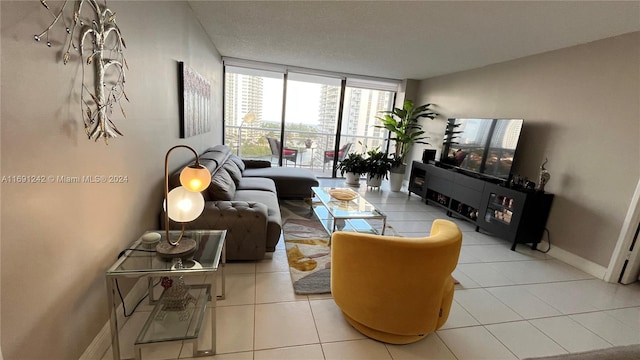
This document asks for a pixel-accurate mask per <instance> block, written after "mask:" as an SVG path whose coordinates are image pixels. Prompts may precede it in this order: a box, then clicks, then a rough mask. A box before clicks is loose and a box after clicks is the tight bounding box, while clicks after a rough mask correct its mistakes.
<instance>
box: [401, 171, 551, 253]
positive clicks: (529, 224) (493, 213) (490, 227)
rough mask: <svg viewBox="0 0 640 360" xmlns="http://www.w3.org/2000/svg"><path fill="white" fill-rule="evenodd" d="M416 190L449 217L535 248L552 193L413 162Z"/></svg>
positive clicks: (412, 178) (413, 189)
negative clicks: (520, 187)
mask: <svg viewBox="0 0 640 360" xmlns="http://www.w3.org/2000/svg"><path fill="white" fill-rule="evenodd" d="M411 193H414V194H416V195H418V196H420V197H421V198H423V199H425V200H426V203H427V204H431V205H435V206H438V207H441V208H443V209H444V210H445V211H446V213H447V215H448V216H453V215H454V214H455V216H457V217H461V218H463V219H465V220H467V221H469V222H471V223H473V224H475V225H476V231H478V230H479V229H482V230H484V231H486V232H488V233H491V234H492V235H495V236H497V237H499V238H502V239H505V240H508V241H510V242H512V243H513V245H512V246H511V250H515V248H516V244H518V243H521V244H531V248H532V249H535V248H536V247H537V244H538V243H539V242H540V240H541V239H542V236H543V234H544V229H545V226H546V224H547V218H548V217H549V211H550V210H551V204H552V202H553V194H550V193H546V192H539V191H520V190H516V189H511V188H507V187H505V186H502V185H500V184H498V183H496V182H495V181H493V179H489V178H482V177H474V176H471V175H469V174H465V173H462V172H458V171H456V169H448V168H442V167H438V166H435V165H432V164H425V163H421V162H418V161H414V162H413V164H412V166H411V176H410V178H409V196H411Z"/></svg>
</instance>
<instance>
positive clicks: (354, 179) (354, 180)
mask: <svg viewBox="0 0 640 360" xmlns="http://www.w3.org/2000/svg"><path fill="white" fill-rule="evenodd" d="M344 183H345V184H347V185H360V174H356V173H351V172H348V173H347V176H346V179H345V181H344Z"/></svg>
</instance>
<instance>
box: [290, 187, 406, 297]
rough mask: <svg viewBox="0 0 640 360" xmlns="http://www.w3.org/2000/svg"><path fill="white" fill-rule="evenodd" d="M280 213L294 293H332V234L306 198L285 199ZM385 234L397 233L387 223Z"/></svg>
mask: <svg viewBox="0 0 640 360" xmlns="http://www.w3.org/2000/svg"><path fill="white" fill-rule="evenodd" d="M280 213H281V214H282V231H283V233H284V243H285V246H286V249H287V259H288V262H289V271H290V273H291V280H292V282H293V290H294V292H295V293H296V294H300V295H308V294H326V293H330V292H331V248H330V247H329V240H330V237H329V234H327V232H326V231H325V230H324V228H323V227H322V224H321V223H320V221H319V220H318V219H317V218H316V216H315V214H314V213H313V212H312V211H311V207H310V205H309V203H308V202H306V201H302V200H284V201H281V203H280ZM372 225H374V226H375V225H381V224H372ZM377 228H379V227H377ZM385 234H386V235H396V232H395V230H394V229H393V228H392V227H391V226H387V227H386V228H385Z"/></svg>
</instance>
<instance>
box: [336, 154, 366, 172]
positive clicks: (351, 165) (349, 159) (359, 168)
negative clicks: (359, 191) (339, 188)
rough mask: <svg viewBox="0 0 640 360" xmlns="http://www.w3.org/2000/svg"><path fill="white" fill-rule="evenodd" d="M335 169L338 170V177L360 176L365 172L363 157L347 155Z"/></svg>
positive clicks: (360, 155)
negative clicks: (347, 175) (352, 174)
mask: <svg viewBox="0 0 640 360" xmlns="http://www.w3.org/2000/svg"><path fill="white" fill-rule="evenodd" d="M337 169H338V170H340V175H343V176H344V173H354V174H358V175H361V174H364V173H366V172H367V170H366V162H365V159H364V156H363V155H362V154H359V153H349V154H347V156H346V157H345V158H344V159H343V160H342V161H340V162H339V163H338V166H337Z"/></svg>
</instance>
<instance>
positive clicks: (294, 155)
mask: <svg viewBox="0 0 640 360" xmlns="http://www.w3.org/2000/svg"><path fill="white" fill-rule="evenodd" d="M267 141H268V142H269V147H270V148H271V161H273V159H274V158H275V159H278V158H279V157H280V140H278V139H274V138H271V137H267ZM282 159H283V160H285V164H286V160H289V161H291V162H293V166H296V163H297V159H298V150H296V149H289V148H284V150H283V151H282ZM276 161H277V160H276Z"/></svg>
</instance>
